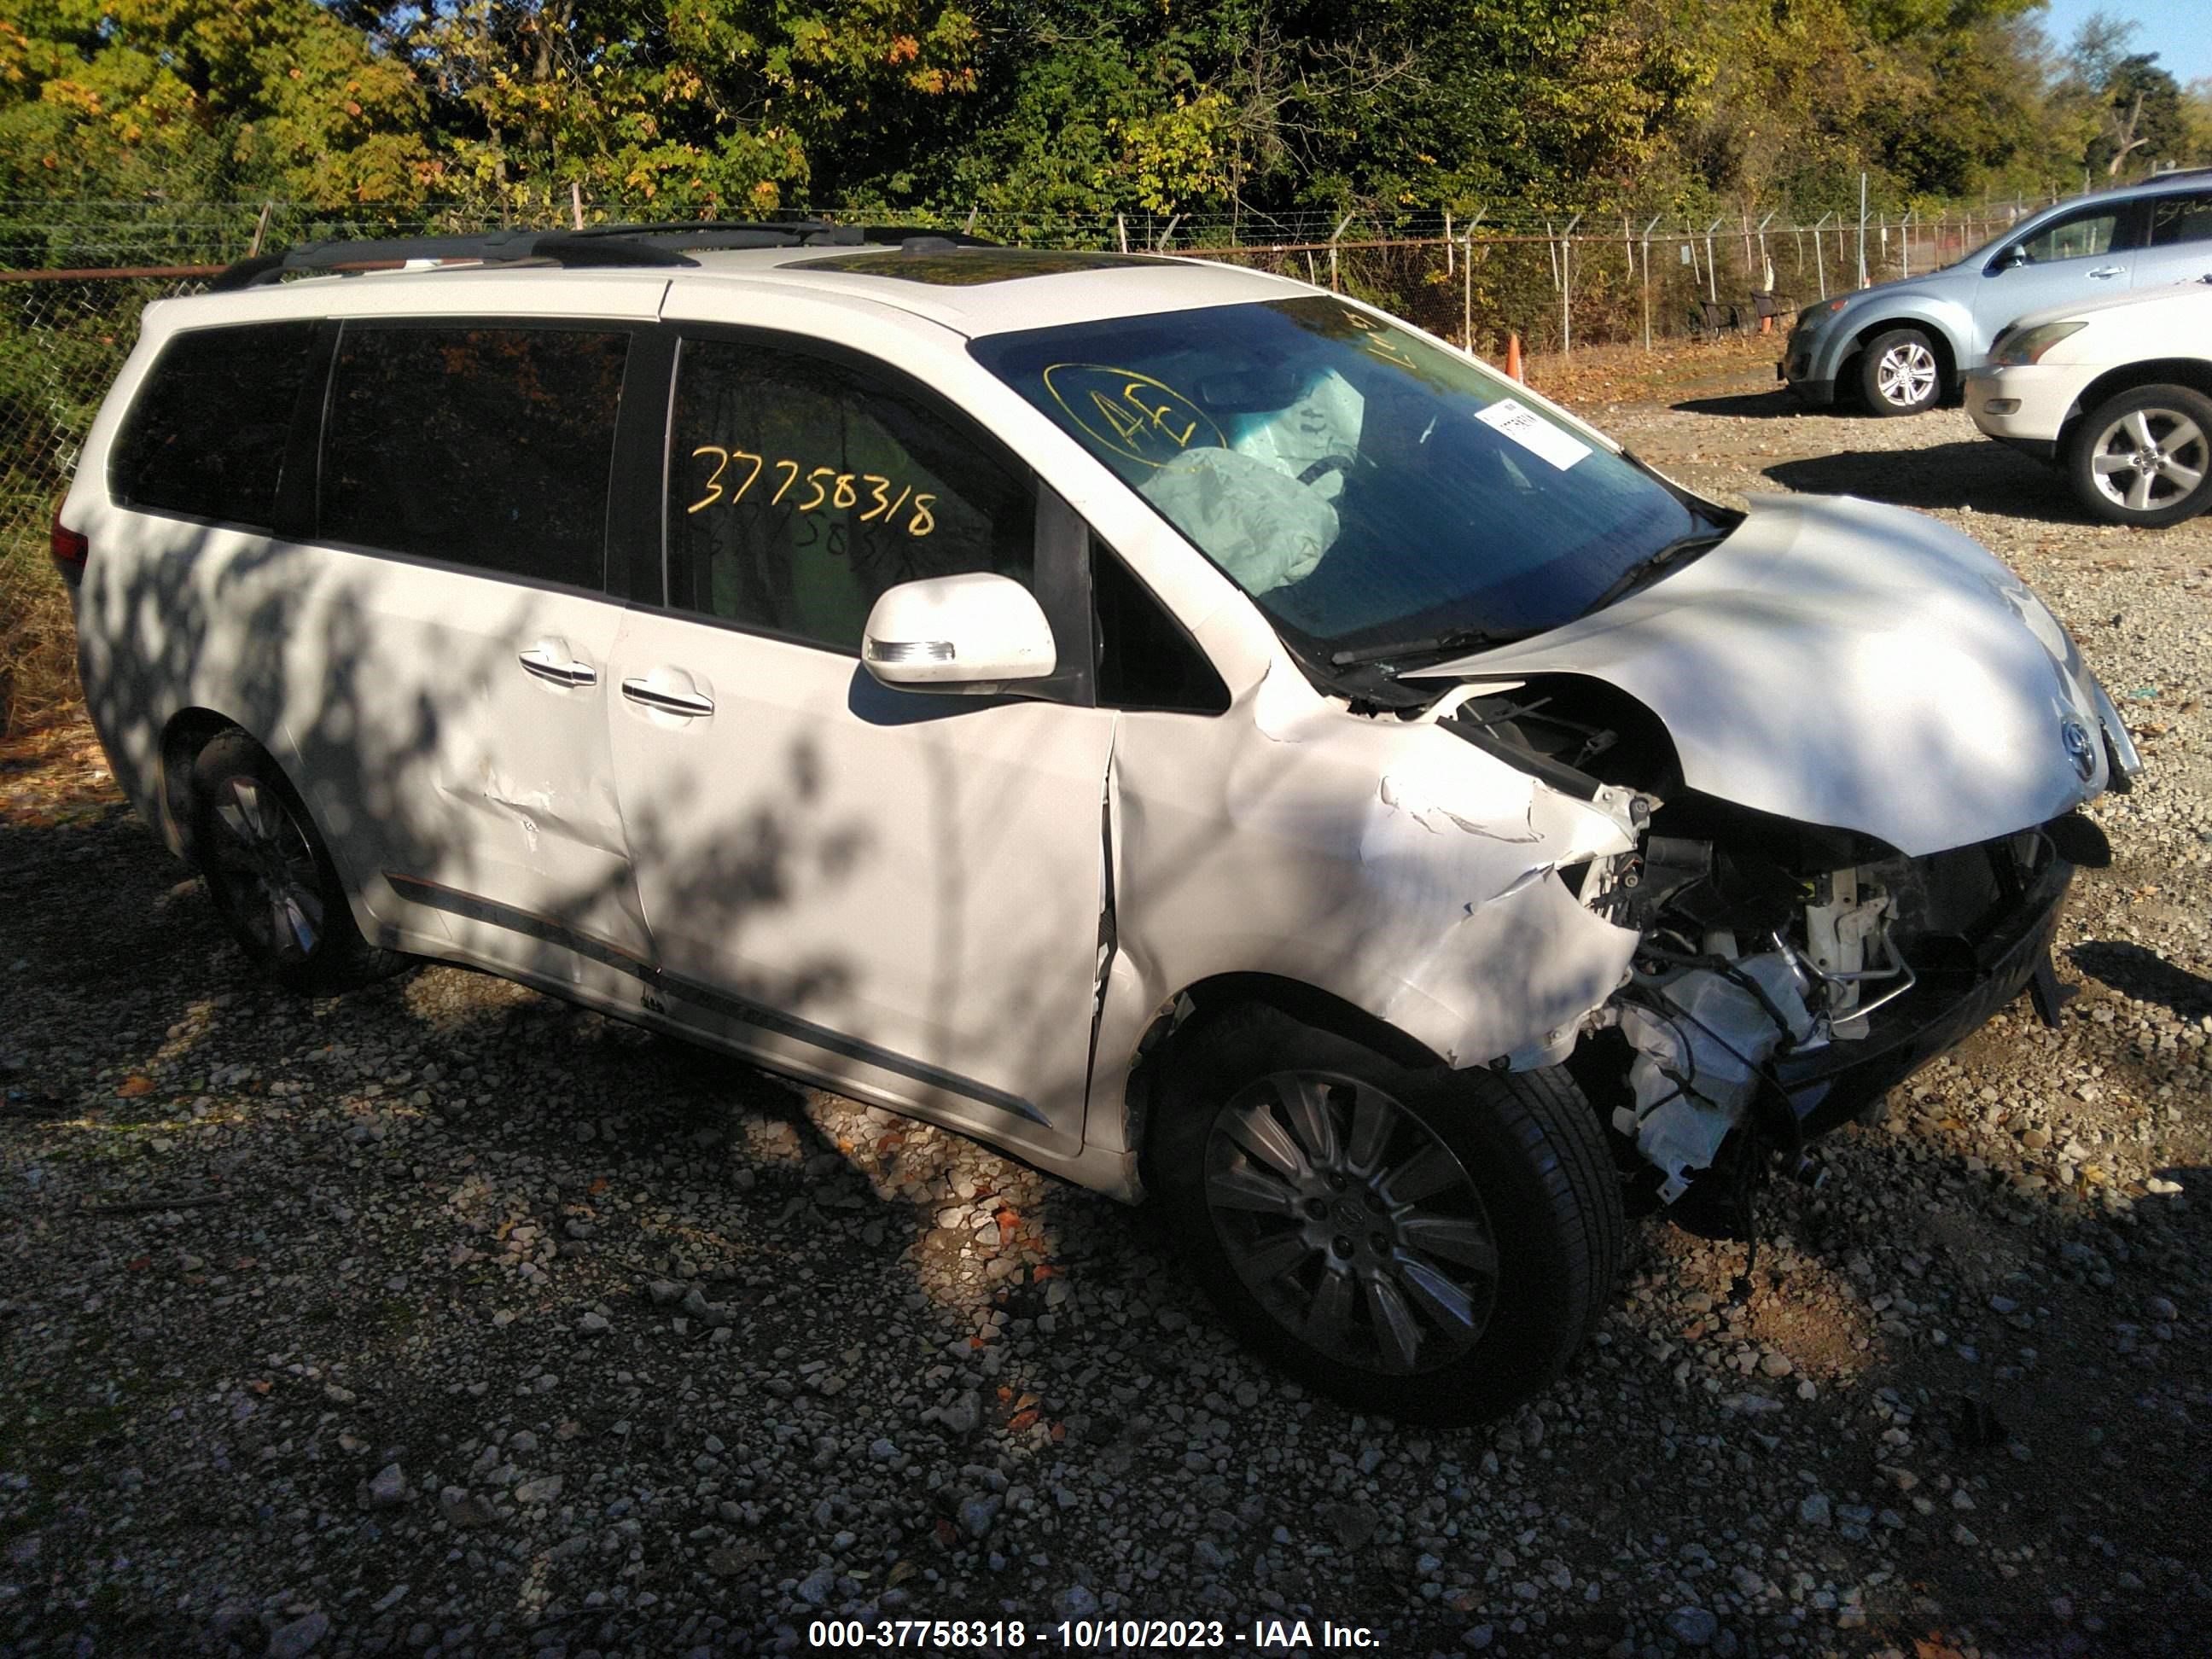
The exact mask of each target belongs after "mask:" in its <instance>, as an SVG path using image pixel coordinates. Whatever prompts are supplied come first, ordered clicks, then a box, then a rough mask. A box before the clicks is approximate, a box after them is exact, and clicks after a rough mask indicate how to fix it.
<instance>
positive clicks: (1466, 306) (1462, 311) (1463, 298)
mask: <svg viewBox="0 0 2212 1659" xmlns="http://www.w3.org/2000/svg"><path fill="white" fill-rule="evenodd" d="M1487 211H1488V209H1486V208H1477V209H1475V210H1474V218H1472V219H1470V220H1468V222H1467V258H1465V259H1463V260H1462V261H1461V262H1460V290H1459V315H1460V329H1461V332H1462V336H1463V338H1462V342H1461V343H1462V344H1463V345H1465V346H1466V347H1467V349H1468V353H1469V354H1470V355H1472V353H1473V352H1474V228H1475V227H1476V226H1477V225H1479V224H1480V223H1481V222H1482V216H1483V215H1484V214H1485V213H1486V212H1487Z"/></svg>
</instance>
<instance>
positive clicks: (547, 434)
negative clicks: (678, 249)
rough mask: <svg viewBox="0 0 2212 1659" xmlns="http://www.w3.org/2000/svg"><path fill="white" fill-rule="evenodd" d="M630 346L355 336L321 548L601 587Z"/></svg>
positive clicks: (329, 416)
mask: <svg viewBox="0 0 2212 1659" xmlns="http://www.w3.org/2000/svg"><path fill="white" fill-rule="evenodd" d="M628 355H629V336H628V335H627V334H621V333H599V332H593V331H586V330H581V329H545V328H458V327H442V328H384V327H362V326H360V325H348V326H347V328H346V331H345V332H344V333H343V335H342V336H341V337H339V341H338V352H337V362H336V363H335V364H334V365H333V366H332V368H331V392H330V404H329V409H328V412H327V413H326V415H325V418H324V423H323V452H322V480H321V487H320V489H319V505H318V515H317V534H318V536H319V538H320V539H322V540H325V541H340V542H354V543H358V544H361V545H362V546H365V547H374V548H383V549H388V550H391V551H392V552H395V553H415V554H420V555H422V556H424V557H427V558H433V559H446V560H450V561H451V562H453V563H455V564H465V565H473V566H475V567H477V568H478V569H482V570H491V571H498V572H500V573H501V574H509V575H517V576H530V577H535V578H537V579H538V580H544V581H550V582H566V583H568V584H569V585H571V586H577V587H591V588H597V587H599V586H600V585H601V581H602V579H603V577H604V575H605V546H606V521H607V489H608V477H609V473H610V470H611V466H612V465H613V460H614V445H615V415H616V410H617V407H618V405H619V404H620V402H621V398H622V378H623V362H624V361H625V360H626V358H627V356H628Z"/></svg>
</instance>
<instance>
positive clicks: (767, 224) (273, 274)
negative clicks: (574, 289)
mask: <svg viewBox="0 0 2212 1659" xmlns="http://www.w3.org/2000/svg"><path fill="white" fill-rule="evenodd" d="M908 243H927V244H929V245H931V246H943V247H993V246H997V244H995V243H993V242H989V241H986V240H984V239H983V238H981V237H980V236H969V235H965V234H962V233H960V232H957V231H945V230H930V229H926V228H922V227H921V226H908V225H833V224H830V223H829V222H827V221H824V220H821V219H775V220H765V219H763V220H749V219H693V220H684V221H678V222H671V223H666V224H637V225H586V226H585V227H584V228H582V229H580V230H495V231H486V232H483V233H481V234H476V235H459V236H389V237H380V238H374V239H371V240H364V241H358V242H311V243H309V244H307V245H306V246H301V247H295V248H290V249H288V250H286V251H285V252H282V253H269V254H264V255H262V256H261V257H260V258H253V259H242V260H240V262H239V263H238V264H234V265H232V266H231V267H230V268H229V269H228V270H225V271H224V272H223V273H222V275H221V276H217V277H216V279H215V281H214V282H213V283H210V284H209V289H210V292H212V293H216V294H224V293H230V292H234V291H235V290H237V289H247V288H254V287H257V286H258V285H260V284H262V283H274V282H279V281H281V280H283V277H284V276H285V275H286V274H287V273H288V272H290V271H295V270H316V271H329V272H345V271H362V270H393V269H398V268H402V267H404V266H406V265H408V264H414V263H416V262H417V261H423V262H435V263H437V264H447V263H454V262H470V263H474V264H501V265H504V264H525V263H533V264H538V263H543V264H556V265H561V266H563V267H584V266H609V265H612V266H620V265H696V264H698V261H697V260H696V259H693V258H690V257H689V253H690V252H708V251H712V250H715V249H728V248H766V247H865V246H870V245H875V246H902V245H904V244H908Z"/></svg>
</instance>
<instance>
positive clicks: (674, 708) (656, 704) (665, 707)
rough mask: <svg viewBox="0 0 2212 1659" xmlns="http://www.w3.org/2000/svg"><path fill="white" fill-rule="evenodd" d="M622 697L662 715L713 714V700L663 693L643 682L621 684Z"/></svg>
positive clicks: (654, 686) (682, 692)
mask: <svg viewBox="0 0 2212 1659" xmlns="http://www.w3.org/2000/svg"><path fill="white" fill-rule="evenodd" d="M622 689H623V696H625V697H628V698H629V700H630V701H631V702H639V703H643V704H644V705H645V706H646V707H647V708H653V709H658V710H659V712H660V713H662V714H683V715H686V716H689V717H694V718H696V717H699V716H703V715H707V714H713V713H714V699H713V698H712V697H702V696H695V695H693V694H692V693H690V692H688V691H664V690H661V689H660V688H659V687H658V686H656V685H653V684H650V683H649V682H647V681H645V680H640V679H629V680H624V681H623V683H622Z"/></svg>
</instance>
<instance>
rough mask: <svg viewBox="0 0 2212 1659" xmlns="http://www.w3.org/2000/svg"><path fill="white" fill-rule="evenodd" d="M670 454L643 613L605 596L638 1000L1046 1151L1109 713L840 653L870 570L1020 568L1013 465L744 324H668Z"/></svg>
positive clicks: (1084, 979) (938, 416)
mask: <svg viewBox="0 0 2212 1659" xmlns="http://www.w3.org/2000/svg"><path fill="white" fill-rule="evenodd" d="M669 457H670V460H669V489H670V499H669V501H668V503H667V507H666V511H667V527H668V541H667V546H668V556H669V562H670V578H671V595H670V597H671V605H669V606H668V607H667V608H666V609H665V610H649V609H647V608H644V607H639V608H635V609H633V610H632V611H630V612H629V614H628V615H627V616H626V617H625V618H624V620H623V627H622V632H621V635H620V637H619V638H618V639H617V641H616V644H615V649H614V654H613V659H612V663H611V668H610V671H609V679H610V683H611V689H612V690H613V692H614V696H615V702H614V703H613V705H612V726H613V732H614V762H615V775H616V779H617V784H618V787H619V788H620V791H621V796H622V810H623V821H624V823H625V825H626V827H627V829H628V832H629V846H630V849H631V855H632V858H633V860H634V861H635V867H636V871H637V881H638V887H639V890H640V892H641V895H642V896H643V900H644V906H645V914H646V918H647V922H648V923H649V925H650V927H651V929H652V935H653V949H654V952H655V957H656V960H657V962H658V963H659V968H660V969H661V972H660V975H659V980H658V982H657V984H656V985H655V986H654V987H653V988H652V989H651V990H650V991H649V992H648V993H647V994H649V995H652V996H654V997H657V998H658V999H659V1000H662V1001H663V1002H664V1004H665V1006H666V1009H667V1012H670V1013H671V1015H673V1016H675V1017H677V1018H682V1019H684V1020H685V1021H686V1022H687V1023H690V1024H695V1025H697V1026H700V1027H702V1028H704V1029H707V1030H712V1031H714V1032H715V1033H716V1034H718V1035H720V1036H724V1037H725V1038H726V1040H728V1041H730V1042H732V1043H734V1044H736V1045H738V1046H739V1047H742V1048H746V1049H747V1050H748V1051H750V1052H753V1053H756V1054H759V1055H761V1056H762V1057H763V1059H765V1060H768V1061H769V1063H771V1064H775V1065H778V1066H782V1067H784V1068H786V1069H789V1070H793V1071H796V1072H799V1073H802V1074H805V1075H811V1076H813V1077H816V1078H818V1079H823V1081H826V1082H829V1083H830V1084H832V1085H834V1086H837V1087H840V1088H842V1089H845V1090H847V1091H850V1092H853V1093H855V1094H858V1095H860V1096H861V1097H864V1098H870V1099H876V1100H880V1101H884V1102H885V1103H896V1104H900V1105H911V1106H915V1107H918V1108H920V1109H923V1110H925V1111H927V1113H928V1114H929V1115H933V1116H934V1117H937V1118H939V1120H941V1121H947V1122H949V1123H951V1124H952V1125H953V1126H954V1127H960V1128H963V1129H966V1130H969V1131H972V1132H975V1133H981V1134H983V1135H986V1136H987V1137H988V1138H990V1139H996V1140H1000V1141H1002V1142H1006V1143H1010V1144H1012V1145H1016V1146H1024V1145H1026V1146H1036V1147H1038V1148H1040V1149H1043V1150H1060V1151H1072V1150H1073V1149H1074V1148H1075V1147H1076V1146H1079V1144H1080V1134H1081V1121H1082V1108H1083V1102H1084V1093H1085V1079H1086V1074H1087V1070H1088V1065H1089V1057H1090V1039H1091V1008H1092V998H1093V994H1094V986H1095V982H1096V975H1097V964H1098V954H1099V940H1100V911H1101V908H1102V902H1103V882H1104V852H1103V794H1104V788H1105V781H1106V772H1107V766H1108V763H1109V757H1110V752H1111V747H1112V741H1113V732H1114V714H1113V713H1112V712H1111V711H1110V710H1107V709H1100V708H1093V707H1090V706H1087V704H1088V702H1089V699H1088V697H1087V696H1072V697H1070V698H1069V699H1068V700H1066V701H1054V700H1051V699H1050V698H1049V697H1048V696H1047V697H1039V696H1028V697H978V696H961V695H957V694H951V693H926V692H914V691H895V690H890V689H888V688H886V687H884V686H882V685H880V684H878V683H877V682H876V681H875V680H874V679H872V678H871V677H870V676H869V674H868V673H867V671H866V669H864V668H863V667H862V666H861V664H860V654H859V653H860V637H861V630H862V624H863V623H865V621H866V617H867V613H868V610H869V607H870V605H871V604H872V601H873V599H875V598H876V596H877V595H878V594H879V593H881V592H883V591H884V588H886V587H888V586H892V585H895V584H896V583H898V582H901V581H906V580H915V579H917V578H920V577H925V576H933V575H942V574H952V573H955V572H960V571H969V570H995V571H998V572H1000V573H1002V574H1007V575H1010V576H1012V577H1015V578H1016V579H1018V580H1023V581H1024V582H1027V583H1029V584H1030V585H1031V586H1032V589H1033V591H1037V590H1039V589H1040V587H1041V586H1043V585H1044V584H1043V583H1042V582H1041V576H1042V575H1043V574H1045V573H1043V572H1042V571H1041V569H1040V559H1039V550H1038V537H1037V534H1036V517H1037V513H1038V506H1037V502H1038V492H1037V490H1036V487H1035V486H1034V484H1033V483H1032V481H1031V479H1030V477H1029V475H1028V473H1027V471H1026V470H1025V469H1024V468H1022V467H1020V466H1019V465H1017V464H1016V463H1014V462H1013V461H1012V459H1011V458H1009V457H1007V456H1006V454H1005V453H1004V452H1003V451H1001V450H1000V449H999V448H998V447H996V446H995V445H994V444H992V443H991V442H990V441H988V440H987V438H985V437H984V436H983V435H981V433H980V432H978V431H976V430H975V429H974V428H972V427H970V426H969V424H968V423H966V422H963V421H962V420H961V419H959V418H958V417H957V415H956V414H955V413H954V411H952V410H951V409H950V408H949V407H948V406H946V405H945V404H942V403H941V402H940V401H939V399H937V398H935V397H934V396H933V395H932V394H930V393H928V392H926V391H924V390H923V389H922V388H921V387H920V386H917V385H915V383H913V382H911V381H909V380H906V379H905V378H904V377H902V376H898V375H896V374H892V373H891V372H890V371H889V370H887V369H883V368H879V367H877V366H874V365H872V364H871V363H870V362H867V361H866V360H863V359H858V358H855V357H853V356H844V355H824V354H823V353H822V352H821V351H818V350H817V349H811V348H809V347H804V346H799V345H794V344H787V343H784V342H782V341H781V339H780V338H779V337H758V336H755V337H748V338H744V339H735V338H714V337H696V338H689V337H688V338H686V339H685V340H684V343H683V346H682V349H681V356H679V359H678V374H677V392H676V398H675V406H674V412H673V416H672V422H671V441H670V449H669ZM1082 546H1083V542H1082V538H1081V537H1080V536H1079V535H1078V536H1076V537H1074V538H1072V540H1071V544H1070V553H1071V556H1072V557H1073V558H1074V559H1079V557H1080V556H1081V550H1082ZM1055 568H1056V567H1055ZM1041 597H1044V596H1043V595H1042V593H1041ZM1047 608H1048V611H1049V610H1050V609H1051V608H1052V607H1051V605H1049V604H1048V606H1047ZM1063 656H1064V657H1070V656H1071V653H1069V652H1067V651H1066V650H1065V649H1064V650H1063Z"/></svg>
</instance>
